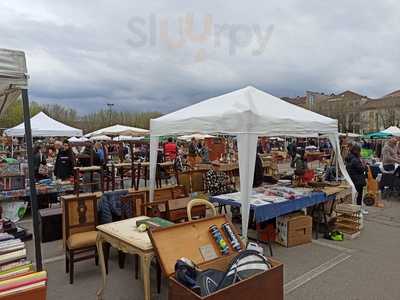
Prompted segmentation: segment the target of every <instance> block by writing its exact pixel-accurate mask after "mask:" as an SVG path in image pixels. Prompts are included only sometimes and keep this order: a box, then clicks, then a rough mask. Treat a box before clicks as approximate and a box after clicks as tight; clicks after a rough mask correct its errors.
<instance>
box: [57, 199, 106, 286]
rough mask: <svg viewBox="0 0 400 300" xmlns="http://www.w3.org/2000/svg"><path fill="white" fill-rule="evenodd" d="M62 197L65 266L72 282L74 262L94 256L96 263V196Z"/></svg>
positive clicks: (71, 282)
mask: <svg viewBox="0 0 400 300" xmlns="http://www.w3.org/2000/svg"><path fill="white" fill-rule="evenodd" d="M62 199H63V209H64V214H65V215H64V230H65V241H66V242H65V244H66V245H65V250H66V252H65V268H66V273H69V282H70V284H73V282H74V264H75V263H76V262H79V261H82V260H87V259H91V258H95V262H96V265H97V264H98V256H97V248H96V238H97V231H96V226H97V224H98V223H97V197H96V195H87V196H86V195H85V196H83V195H82V196H75V197H65V198H62Z"/></svg>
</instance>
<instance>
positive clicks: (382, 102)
mask: <svg viewBox="0 0 400 300" xmlns="http://www.w3.org/2000/svg"><path fill="white" fill-rule="evenodd" d="M396 106H400V96H397V97H395V96H388V97H383V98H380V99H369V100H368V101H367V102H365V103H364V104H363V105H362V107H361V110H372V109H383V108H389V107H396Z"/></svg>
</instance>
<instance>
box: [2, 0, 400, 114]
mask: <svg viewBox="0 0 400 300" xmlns="http://www.w3.org/2000/svg"><path fill="white" fill-rule="evenodd" d="M399 11H400V3H399V2H398V1H396V0H380V1H365V0H357V1H351V0H347V1H334V2H332V1H321V0H307V1H298V0H286V1H238V0H234V1H226V0H225V1H222V0H212V1H205V0H203V1H189V0H187V1H178V0H168V1H166V0H165V1H160V0H152V1H133V0H129V1H128V0H113V1H105V0H93V1H91V0H86V1H82V0H79V1H78V0H68V1H67V0H56V1H54V0H35V1H32V0H21V1H20V0H1V1H0V47H2V48H11V49H13V48H15V49H20V50H24V51H25V52H26V54H27V60H28V70H29V73H30V76H31V81H30V85H31V90H30V93H31V99H33V100H37V101H39V102H43V103H63V104H66V105H68V106H70V107H72V108H75V109H76V110H78V111H79V112H80V113H86V112H90V111H93V110H97V109H99V108H104V107H105V105H106V103H108V102H110V103H114V104H115V106H114V107H115V109H118V110H130V111H147V110H158V111H162V112H169V111H173V110H175V109H177V108H180V107H182V106H186V105H188V104H191V103H195V102H198V101H200V100H202V99H205V98H207V97H210V96H215V95H219V94H222V93H225V92H228V91H232V90H235V89H238V88H241V87H244V86H247V85H254V86H256V87H257V88H260V89H263V90H264V91H267V92H269V93H271V94H273V95H276V96H294V95H303V94H304V92H305V91H306V90H313V91H323V92H328V93H331V92H336V93H337V92H342V91H343V90H346V89H350V90H354V91H356V92H359V93H361V94H364V95H367V96H370V97H379V96H382V95H384V94H387V93H389V92H391V91H393V90H396V89H400V82H399V81H398V75H397V72H395V71H397V70H398V69H400V51H399V45H400V26H399V25H400V24H399V23H400V18H399ZM192 21H193V22H192ZM192 24H193V26H191V25H192Z"/></svg>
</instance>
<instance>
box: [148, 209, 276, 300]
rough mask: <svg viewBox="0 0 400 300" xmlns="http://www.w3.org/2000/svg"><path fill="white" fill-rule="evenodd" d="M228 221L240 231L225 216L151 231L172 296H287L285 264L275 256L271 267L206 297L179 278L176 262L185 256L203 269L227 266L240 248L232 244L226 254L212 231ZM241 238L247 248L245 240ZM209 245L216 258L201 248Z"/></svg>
mask: <svg viewBox="0 0 400 300" xmlns="http://www.w3.org/2000/svg"><path fill="white" fill-rule="evenodd" d="M226 222H228V223H229V224H230V225H231V227H232V228H233V230H234V231H235V234H236V235H237V232H236V230H235V228H234V226H233V225H232V224H231V223H230V222H229V220H228V219H227V218H226V217H225V216H216V217H211V218H205V219H200V220H196V221H192V222H187V223H181V224H177V225H174V226H170V227H166V228H160V229H155V230H151V231H150V232H149V236H150V239H151V241H152V243H153V246H154V249H155V251H156V253H157V257H158V259H159V262H160V264H161V268H162V270H163V273H164V274H165V275H166V276H167V277H168V283H169V290H168V299H169V300H195V299H196V300H199V299H207V300H222V299H229V300H244V299H258V300H283V265H282V263H280V262H278V261H276V260H273V259H270V261H271V263H272V265H273V267H272V268H271V269H270V270H268V271H266V272H262V273H259V274H257V275H254V276H252V277H250V278H247V279H245V280H242V281H240V282H238V283H235V284H233V285H231V286H229V287H226V288H224V289H221V290H219V291H217V292H215V293H213V294H211V295H209V296H206V297H201V296H199V295H198V294H196V293H195V292H193V291H192V290H191V289H189V288H187V287H185V286H184V285H183V284H181V283H180V282H178V281H177V280H176V278H175V270H174V266H175V263H176V261H177V260H178V259H180V258H181V257H187V258H189V259H190V260H192V261H193V262H194V263H195V264H196V265H197V266H198V267H199V268H200V269H202V270H206V269H210V268H212V269H217V270H220V271H226V270H227V268H228V266H229V263H230V262H231V261H232V259H233V258H234V257H235V256H236V255H237V252H235V251H234V250H233V249H232V247H231V246H230V245H229V244H228V246H229V250H230V252H229V253H230V254H229V255H225V256H222V255H221V253H220V251H219V249H218V247H217V245H216V244H215V242H214V239H213V237H212V235H211V234H210V233H209V231H208V229H209V227H210V226H211V225H216V226H217V227H218V228H220V227H221V225H222V224H224V223H226ZM221 232H222V231H221ZM222 234H223V236H224V239H225V240H227V237H226V236H225V234H224V233H223V232H222ZM240 242H241V245H242V248H243V249H244V244H243V243H242V241H241V240H240ZM206 245H212V247H213V248H214V250H215V253H216V254H217V258H216V259H212V260H209V261H205V259H204V258H203V256H202V254H201V252H200V247H203V246H206Z"/></svg>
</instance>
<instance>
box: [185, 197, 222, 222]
mask: <svg viewBox="0 0 400 300" xmlns="http://www.w3.org/2000/svg"><path fill="white" fill-rule="evenodd" d="M198 205H205V206H206V207H208V208H210V209H211V210H212V212H213V216H216V215H217V210H216V209H215V206H214V204H212V203H211V202H210V201H208V200H205V199H192V200H190V202H189V203H188V205H187V216H188V220H189V221H192V208H193V207H194V206H198Z"/></svg>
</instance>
